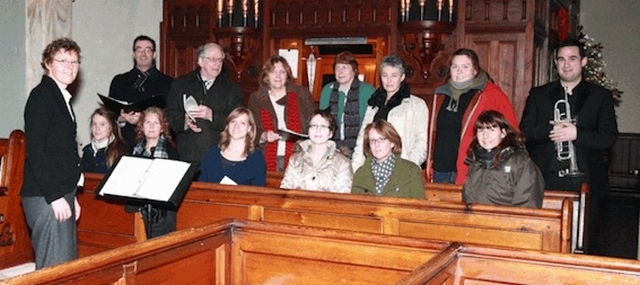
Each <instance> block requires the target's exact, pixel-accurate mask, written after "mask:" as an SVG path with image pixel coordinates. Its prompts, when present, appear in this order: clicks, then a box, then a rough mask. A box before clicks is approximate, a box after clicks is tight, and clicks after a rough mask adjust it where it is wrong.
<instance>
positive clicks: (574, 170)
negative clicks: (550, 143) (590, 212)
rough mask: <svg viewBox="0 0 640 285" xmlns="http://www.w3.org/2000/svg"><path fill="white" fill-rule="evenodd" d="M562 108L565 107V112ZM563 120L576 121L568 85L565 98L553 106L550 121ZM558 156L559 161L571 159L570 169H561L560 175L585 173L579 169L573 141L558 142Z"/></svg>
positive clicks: (553, 122)
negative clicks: (572, 111)
mask: <svg viewBox="0 0 640 285" xmlns="http://www.w3.org/2000/svg"><path fill="white" fill-rule="evenodd" d="M562 107H564V108H562ZM561 109H564V113H563V112H562V110H561ZM561 122H571V123H574V122H575V119H573V118H572V117H571V105H570V104H569V90H568V89H567V87H564V99H560V100H558V101H557V102H556V103H555V105H554V106H553V121H550V122H549V123H551V124H552V125H556V124H559V123H561ZM556 158H557V159H558V160H559V161H565V160H569V169H567V170H563V171H560V173H559V175H560V177H564V176H567V177H580V176H582V175H584V173H582V172H581V171H580V169H578V162H577V161H576V150H575V147H574V146H573V142H572V141H566V142H557V143H556Z"/></svg>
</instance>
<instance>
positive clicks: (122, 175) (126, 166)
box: [98, 155, 198, 209]
mask: <svg viewBox="0 0 640 285" xmlns="http://www.w3.org/2000/svg"><path fill="white" fill-rule="evenodd" d="M197 170H198V165H197V163H190V162H184V161H179V160H171V159H162V158H147V157H138V156H130V155H123V156H122V157H120V159H118V161H117V162H116V163H115V164H114V166H113V168H112V169H111V171H110V172H109V173H108V174H107V175H106V176H105V178H104V179H103V180H102V182H101V183H100V185H99V186H98V194H99V195H100V196H110V197H115V198H120V199H124V200H127V201H129V202H133V203H137V204H151V205H154V206H157V207H161V208H169V209H177V207H178V206H179V205H180V202H182V199H183V198H184V195H185V193H186V191H187V189H188V188H189V185H190V184H191V180H192V178H193V176H194V175H195V173H196V171H197Z"/></svg>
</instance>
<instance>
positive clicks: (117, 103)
mask: <svg viewBox="0 0 640 285" xmlns="http://www.w3.org/2000/svg"><path fill="white" fill-rule="evenodd" d="M98 97H100V100H102V103H103V104H104V105H105V106H106V107H107V109H109V110H111V111H112V112H115V113H116V114H120V110H124V111H125V112H127V113H129V112H131V111H135V112H141V111H144V110H145V109H147V108H149V107H151V106H156V107H161V108H162V107H164V105H165V103H166V102H165V98H164V97H163V96H157V95H156V96H152V97H149V98H147V99H142V100H140V101H136V102H127V101H123V100H118V99H115V98H111V97H107V96H104V95H102V94H100V93H98Z"/></svg>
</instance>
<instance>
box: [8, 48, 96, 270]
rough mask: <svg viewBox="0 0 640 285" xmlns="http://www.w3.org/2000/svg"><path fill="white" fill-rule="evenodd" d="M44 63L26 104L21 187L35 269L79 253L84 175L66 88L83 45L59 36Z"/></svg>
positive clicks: (47, 51) (46, 51)
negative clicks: (79, 195)
mask: <svg viewBox="0 0 640 285" xmlns="http://www.w3.org/2000/svg"><path fill="white" fill-rule="evenodd" d="M41 65H42V67H43V68H44V69H45V71H46V75H44V76H42V81H41V82H40V84H39V85H38V86H36V87H35V88H34V89H33V90H31V94H29V99H28V100H27V104H26V106H25V110H24V130H25V134H26V144H27V152H26V160H25V169H24V182H23V185H22V190H21V192H20V195H21V196H22V206H23V208H24V214H25V216H26V219H27V224H28V225H29V228H30V229H31V242H32V244H33V248H34V251H35V263H36V269H40V268H43V267H47V266H52V265H55V264H58V263H62V262H66V261H70V260H73V259H75V258H77V252H78V249H77V239H76V220H77V219H78V218H79V217H80V205H79V204H78V199H77V198H76V189H77V186H78V185H81V184H82V183H83V180H84V179H83V178H82V176H81V173H80V156H79V155H78V145H77V143H76V118H75V115H74V113H73V109H72V108H71V104H70V103H69V101H70V100H71V94H70V93H69V91H67V86H68V85H70V84H71V83H73V81H75V79H76V76H77V75H78V69H79V65H80V47H79V46H78V44H76V42H74V41H73V40H71V39H68V38H61V39H57V40H55V41H53V42H51V43H50V44H49V45H48V46H47V47H46V48H45V50H44V52H43V53H42V63H41Z"/></svg>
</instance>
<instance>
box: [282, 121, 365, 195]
mask: <svg viewBox="0 0 640 285" xmlns="http://www.w3.org/2000/svg"><path fill="white" fill-rule="evenodd" d="M336 127H337V123H336V119H335V118H334V117H333V115H331V111H330V110H329V109H326V110H316V111H315V112H314V113H313V117H312V118H311V120H310V121H309V139H307V140H304V141H300V142H299V143H298V145H297V148H298V149H297V152H296V153H294V154H293V155H291V158H290V159H289V165H288V166H287V169H286V171H285V173H284V178H283V179H282V183H281V184H280V188H283V189H303V190H311V191H321V192H334V193H349V192H350V191H351V180H352V178H353V172H352V171H351V160H349V159H348V158H347V157H346V156H344V155H343V154H342V153H341V152H340V151H339V150H338V149H337V147H336V143H335V142H334V141H332V140H330V139H331V138H332V137H333V132H335V130H336Z"/></svg>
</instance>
